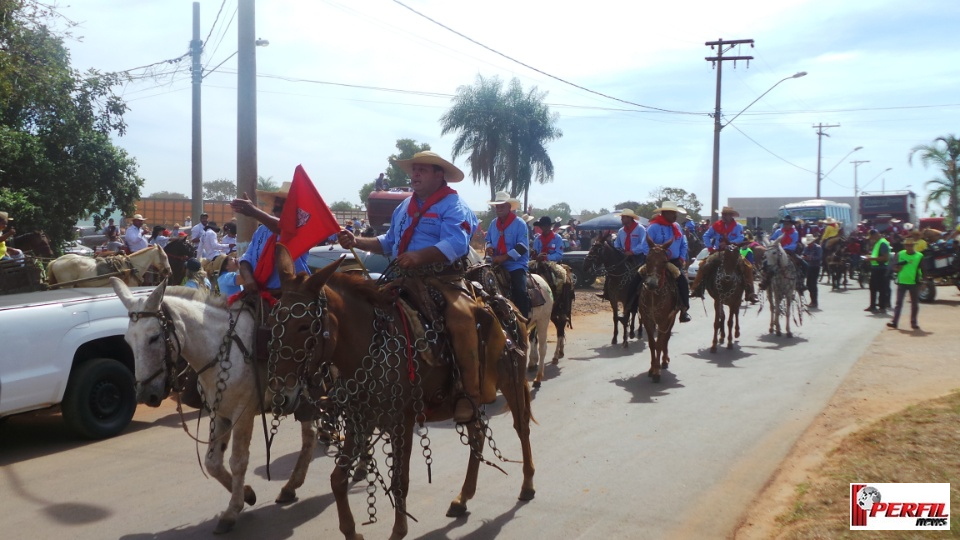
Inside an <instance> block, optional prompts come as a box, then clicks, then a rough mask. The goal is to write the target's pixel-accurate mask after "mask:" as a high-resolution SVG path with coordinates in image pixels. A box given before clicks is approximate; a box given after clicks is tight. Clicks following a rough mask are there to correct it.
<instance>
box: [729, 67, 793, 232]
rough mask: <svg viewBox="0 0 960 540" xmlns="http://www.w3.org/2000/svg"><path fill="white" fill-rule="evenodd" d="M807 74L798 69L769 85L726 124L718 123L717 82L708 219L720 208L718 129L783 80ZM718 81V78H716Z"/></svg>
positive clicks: (734, 118)
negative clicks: (711, 182)
mask: <svg viewBox="0 0 960 540" xmlns="http://www.w3.org/2000/svg"><path fill="white" fill-rule="evenodd" d="M806 74H807V72H806V71H799V72H797V73H794V74H793V75H791V76H789V77H784V78H783V79H780V80H779V81H777V83H776V84H774V85H773V86H771V87H770V88H769V89H768V90H767V91H766V92H764V93H762V94H760V96H759V97H757V99H755V100H753V101H751V102H750V105H747V106H746V107H744V108H743V110H742V111H740V112H738V113H737V114H736V115H734V117H733V118H731V119H730V120H729V121H728V122H727V123H726V124H722V125H721V124H720V83H719V82H718V83H717V103H716V108H715V110H714V112H713V185H712V194H711V196H710V215H711V218H710V221H716V220H717V218H718V216H717V209H718V208H720V130H722V129H723V128H725V127H727V126H729V125H730V123H731V122H733V121H734V120H736V119H737V117H738V116H740V115H741V114H743V111H745V110H747V109H749V108H750V107H751V106H752V105H753V104H754V103H756V102H758V101H760V98H762V97H763V96H765V95H767V94H769V93H770V90H773V89H774V88H776V87H777V85H779V84H780V83H782V82H783V81H786V80H789V79H799V78H800V77H803V76H805V75H806ZM718 81H719V79H718Z"/></svg>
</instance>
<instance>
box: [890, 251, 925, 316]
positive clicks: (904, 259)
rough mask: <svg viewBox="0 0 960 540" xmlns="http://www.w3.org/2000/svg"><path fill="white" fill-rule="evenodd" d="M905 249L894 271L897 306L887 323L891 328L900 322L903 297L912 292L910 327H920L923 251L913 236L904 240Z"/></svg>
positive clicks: (899, 256)
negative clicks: (917, 245)
mask: <svg viewBox="0 0 960 540" xmlns="http://www.w3.org/2000/svg"><path fill="white" fill-rule="evenodd" d="M903 247H904V249H903V251H900V252H899V253H897V264H896V265H895V266H894V269H893V271H894V272H896V273H897V306H896V307H895V308H893V320H892V321H890V322H888V323H887V326H889V327H890V328H896V327H897V323H899V322H900V310H901V309H902V308H903V297H904V296H905V295H906V294H907V293H908V292H909V293H910V328H913V329H914V330H919V329H920V324H919V323H918V322H917V314H918V312H919V311H920V304H919V303H918V300H919V298H918V294H919V283H920V279H922V278H923V273H922V272H921V270H920V260H921V259H923V253H920V252H919V251H917V249H916V241H915V240H914V239H913V238H907V239H906V240H905V241H904V242H903Z"/></svg>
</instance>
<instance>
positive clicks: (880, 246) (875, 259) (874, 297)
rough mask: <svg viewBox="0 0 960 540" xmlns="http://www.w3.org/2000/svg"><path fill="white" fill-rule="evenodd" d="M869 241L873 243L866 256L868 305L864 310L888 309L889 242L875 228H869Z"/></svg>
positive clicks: (876, 311) (879, 310)
mask: <svg viewBox="0 0 960 540" xmlns="http://www.w3.org/2000/svg"><path fill="white" fill-rule="evenodd" d="M869 241H870V243H871V244H872V245H873V249H872V250H871V252H870V256H869V257H867V260H868V261H870V307H868V308H867V309H865V310H864V311H869V312H871V313H878V312H882V311H885V310H887V309H890V278H889V277H888V276H887V262H888V261H889V260H890V242H888V241H887V239H886V238H884V237H882V236H880V231H878V230H876V229H870V237H869Z"/></svg>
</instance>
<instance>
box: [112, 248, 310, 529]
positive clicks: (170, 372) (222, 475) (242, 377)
mask: <svg viewBox="0 0 960 540" xmlns="http://www.w3.org/2000/svg"><path fill="white" fill-rule="evenodd" d="M161 253H162V251H161ZM110 282H111V285H113V289H114V290H115V291H116V293H117V296H119V297H120V301H121V302H123V305H124V306H126V308H127V310H128V311H129V316H130V324H129V326H128V327H127V333H126V337H125V338H126V341H127V343H128V344H129V345H130V348H131V349H132V350H133V354H134V361H135V364H136V370H135V371H136V380H137V400H138V401H139V402H141V403H145V404H146V405H148V406H151V407H157V406H159V405H160V402H161V400H162V399H163V398H164V397H165V396H166V395H167V393H168V392H169V390H170V387H171V385H172V380H173V378H174V377H175V376H176V374H175V372H174V368H173V366H174V363H175V362H176V360H177V357H178V356H182V357H183V358H184V359H185V360H186V361H187V363H189V364H190V366H191V367H193V369H194V370H195V371H196V372H197V374H198V382H199V384H200V387H201V388H202V390H203V396H204V398H205V400H206V406H207V408H208V409H209V410H212V411H214V413H215V416H214V418H213V420H212V421H211V423H210V439H209V444H208V448H207V452H206V456H205V459H204V465H205V467H206V469H207V471H208V472H209V473H210V475H211V476H213V477H214V478H216V479H217V480H218V481H219V482H220V483H221V484H223V486H224V487H225V488H227V490H228V491H230V493H231V497H230V502H229V504H228V505H227V508H226V510H224V512H223V513H222V514H221V515H220V520H219V522H218V523H217V527H216V529H215V531H214V532H215V533H224V532H227V531H229V530H230V529H231V528H233V526H234V524H235V523H236V520H237V515H238V514H239V513H240V510H242V509H243V503H244V502H246V503H247V504H250V505H253V504H254V503H256V501H257V496H256V494H255V493H254V491H253V489H252V488H251V487H250V486H248V485H244V476H245V475H246V472H247V465H248V462H249V459H250V440H251V437H252V433H253V425H254V419H255V418H256V416H257V413H258V412H259V411H260V403H261V400H260V399H259V398H260V396H258V392H257V379H256V377H257V376H259V380H260V381H266V370H261V373H259V375H258V374H256V373H255V372H254V369H255V368H254V366H255V359H254V358H251V357H249V355H248V354H245V353H244V351H243V350H242V349H245V350H246V351H247V352H248V353H251V354H252V353H253V349H252V347H251V346H252V343H253V336H254V332H255V330H256V322H255V320H254V317H253V315H252V314H251V313H250V310H248V309H243V308H242V307H241V308H239V309H238V308H230V307H228V306H227V305H226V299H225V298H223V297H208V296H207V295H206V294H205V293H203V292H201V291H198V290H195V289H190V288H187V287H169V288H168V287H167V286H166V282H165V281H164V282H163V283H161V284H160V285H159V286H158V287H157V288H156V289H154V291H153V293H151V294H150V296H149V297H147V298H143V297H134V296H132V295H131V294H130V289H128V288H127V285H126V284H125V283H123V281H121V280H119V279H117V278H110ZM165 293H166V294H165ZM234 335H235V336H236V337H237V339H239V341H240V342H241V343H242V344H243V345H242V346H241V345H240V344H238V343H236V341H235V340H234V338H233V337H232V336H234ZM225 336H226V337H225ZM227 340H228V341H227ZM225 343H228V345H225ZM222 346H226V348H227V352H226V354H225V355H224V354H222V353H221V347H222ZM224 356H225V358H224ZM218 385H219V386H220V390H218ZM260 389H261V391H263V390H265V388H264V387H262V386H261V387H260ZM300 427H301V435H302V446H301V448H300V454H299V457H298V459H297V464H296V466H295V468H294V470H293V473H292V474H291V476H290V480H288V481H287V483H286V485H284V486H283V488H282V489H281V490H280V495H279V496H278V497H277V500H276V502H277V503H279V504H283V503H288V502H293V501H294V500H295V499H296V490H297V488H299V487H300V486H301V485H303V481H304V478H305V477H306V474H307V468H308V467H309V465H310V460H311V459H312V458H313V450H314V447H315V446H316V442H317V431H316V427H315V426H314V424H313V422H311V421H301V422H300ZM231 435H232V436H233V448H232V450H231V455H230V471H227V469H226V468H225V467H224V464H223V457H224V453H225V452H226V448H227V444H228V443H229V442H230V437H231Z"/></svg>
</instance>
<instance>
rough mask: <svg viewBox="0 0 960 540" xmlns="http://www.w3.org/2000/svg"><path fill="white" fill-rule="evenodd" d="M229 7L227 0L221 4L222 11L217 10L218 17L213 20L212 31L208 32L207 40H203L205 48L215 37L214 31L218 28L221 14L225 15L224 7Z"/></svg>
mask: <svg viewBox="0 0 960 540" xmlns="http://www.w3.org/2000/svg"><path fill="white" fill-rule="evenodd" d="M225 5H227V0H223V1H222V2H220V9H218V10H217V16H216V17H214V18H213V24H212V25H210V31H209V32H207V39H205V40H203V46H204V47H206V46H207V42H208V41H210V36H212V35H213V29H214V28H216V27H217V21H219V20H220V14H221V13H223V6H225Z"/></svg>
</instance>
